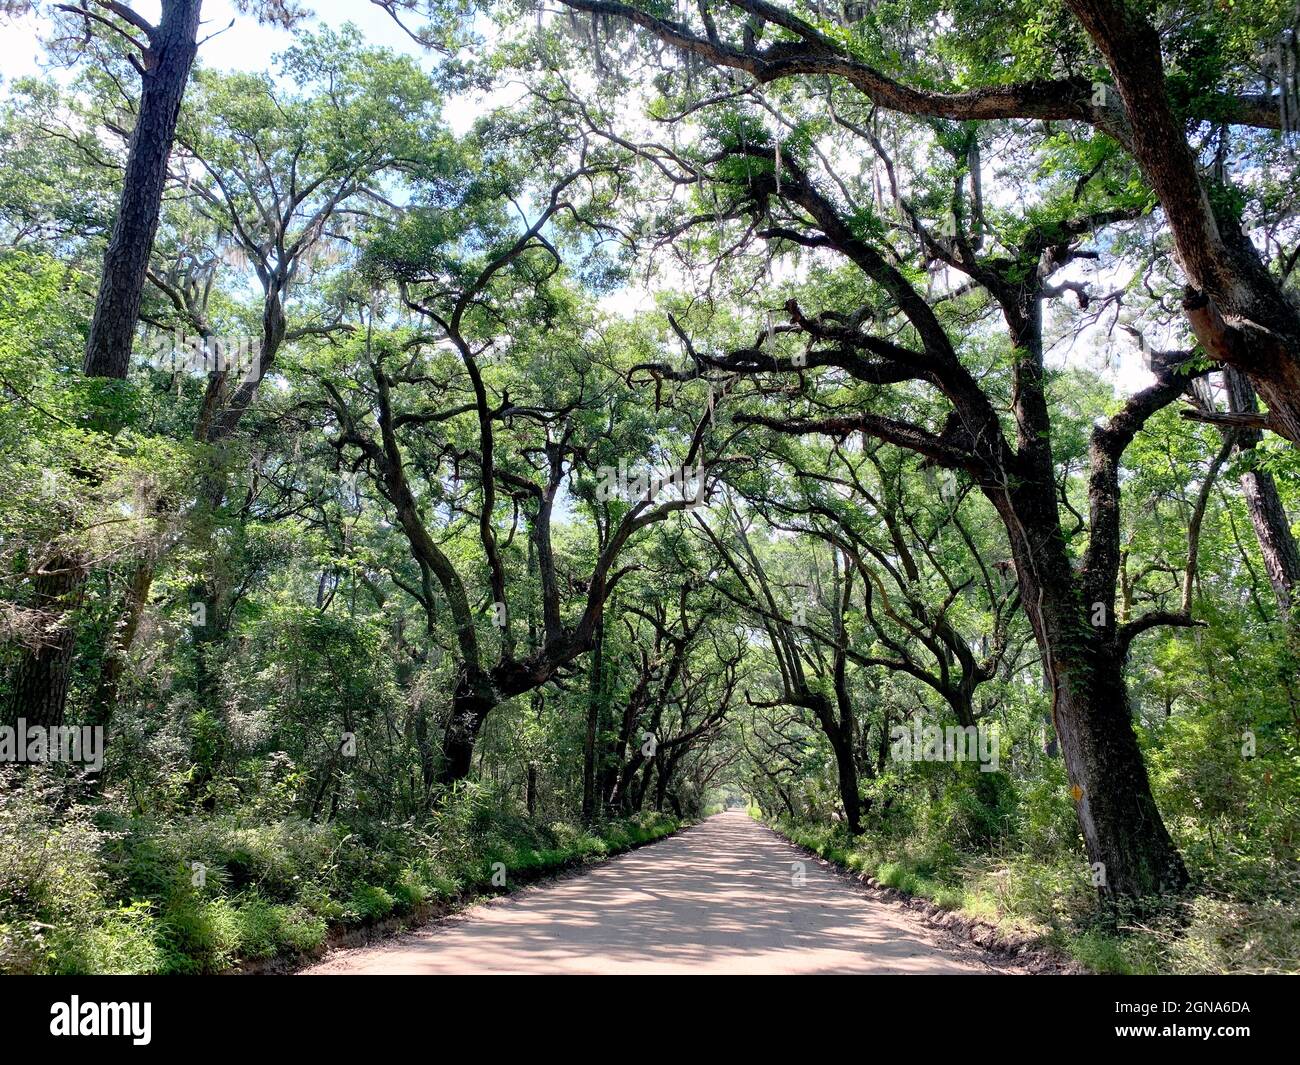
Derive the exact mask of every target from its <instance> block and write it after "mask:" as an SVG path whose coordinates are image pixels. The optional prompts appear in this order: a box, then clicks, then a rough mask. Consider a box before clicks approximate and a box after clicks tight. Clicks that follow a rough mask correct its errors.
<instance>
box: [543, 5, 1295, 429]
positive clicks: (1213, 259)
mask: <svg viewBox="0 0 1300 1065" xmlns="http://www.w3.org/2000/svg"><path fill="white" fill-rule="evenodd" d="M563 3H564V4H565V6H566V7H569V8H571V9H573V10H574V11H578V12H582V13H584V14H585V15H588V16H591V17H592V18H594V19H597V20H606V25H607V26H608V25H609V23H610V22H612V23H613V24H615V25H618V24H632V25H635V26H637V27H639V28H640V29H642V30H644V31H646V32H647V33H649V34H650V35H652V36H653V37H654V38H655V39H656V40H657V41H658V42H661V43H662V44H664V45H667V46H669V47H670V48H672V49H676V50H678V51H680V52H681V53H683V54H684V55H685V56H686V57H688V58H689V59H696V58H697V59H699V60H702V61H703V62H705V63H707V64H710V65H712V66H715V67H717V68H721V69H727V70H736V71H740V72H743V73H744V74H745V75H747V76H748V77H750V78H752V79H753V81H754V83H756V84H758V85H770V84H774V83H779V82H783V81H787V80H789V79H805V80H808V81H813V80H814V79H817V80H820V79H827V78H829V79H832V80H834V81H838V82H842V83H844V84H847V85H848V86H850V87H851V88H852V89H853V90H854V91H856V92H857V93H860V94H861V95H862V96H863V97H864V98H865V99H867V100H868V101H870V103H871V104H873V105H875V106H877V107H879V108H882V109H886V110H890V111H894V112H897V113H900V114H906V115H914V116H918V117H924V118H930V119H944V120H954V121H970V122H990V121H1004V120H1031V121H1042V122H1045V123H1050V122H1075V123H1081V124H1084V125H1086V126H1089V127H1092V128H1093V129H1095V130H1096V131H1097V133H1098V135H1099V136H1101V137H1105V138H1109V140H1110V141H1112V142H1113V143H1116V144H1118V145H1119V146H1121V147H1122V148H1123V149H1124V150H1125V151H1126V152H1127V153H1129V154H1130V155H1131V156H1132V158H1133V159H1134V160H1136V162H1137V164H1138V165H1139V166H1140V168H1141V171H1142V174H1143V177H1144V178H1145V180H1146V181H1147V182H1148V184H1149V185H1150V187H1151V189H1152V191H1153V193H1154V194H1155V196H1156V197H1157V198H1158V201H1159V203H1160V206H1161V208H1162V210H1163V212H1164V217H1165V219H1166V221H1167V223H1168V225H1169V227H1170V230H1171V231H1172V233H1173V237H1174V242H1175V246H1176V249H1177V255H1178V261H1179V265H1180V266H1181V268H1182V271H1183V273H1184V275H1185V277H1186V281H1187V293H1186V296H1185V299H1184V309H1185V313H1186V317H1187V321H1188V323H1189V324H1190V326H1191V328H1192V330H1193V331H1194V333H1195V335H1196V338H1197V341H1198V342H1199V344H1200V345H1201V347H1202V349H1203V350H1204V351H1205V352H1206V353H1207V354H1208V355H1209V356H1210V357H1211V358H1213V359H1215V360H1217V361H1219V362H1221V363H1224V364H1226V365H1228V366H1231V367H1233V368H1234V369H1236V370H1238V371H1240V372H1241V373H1243V374H1244V375H1246V376H1247V377H1248V378H1249V379H1250V381H1251V382H1252V383H1253V385H1254V387H1255V389H1256V391H1257V392H1258V393H1259V395H1260V397H1261V398H1262V399H1263V400H1264V402H1265V404H1266V405H1267V407H1268V410H1267V413H1266V414H1259V413H1249V414H1247V413H1245V412H1243V413H1242V414H1241V415H1240V420H1241V422H1242V423H1243V424H1250V425H1253V426H1255V427H1266V428H1269V429H1272V430H1273V431H1274V432H1277V433H1279V434H1280V435H1282V436H1284V437H1286V438H1287V439H1288V440H1290V441H1291V442H1292V443H1300V400H1298V399H1297V398H1296V397H1297V396H1300V308H1297V305H1296V303H1295V300H1294V298H1293V296H1291V295H1289V294H1288V293H1287V291H1286V277H1287V275H1288V274H1289V273H1290V270H1291V268H1292V267H1294V265H1295V258H1294V256H1293V254H1292V250H1291V249H1289V248H1288V249H1286V250H1285V251H1284V254H1283V258H1282V260H1281V264H1280V266H1279V268H1278V269H1277V270H1270V269H1269V264H1266V263H1265V262H1264V261H1263V260H1262V259H1261V257H1260V255H1259V252H1258V250H1257V249H1256V248H1255V246H1254V245H1253V244H1252V243H1251V241H1250V239H1249V237H1248V236H1247V235H1246V233H1244V232H1243V229H1242V225H1241V219H1240V217H1239V215H1238V214H1237V213H1235V210H1234V208H1233V206H1232V205H1231V204H1232V200H1233V197H1234V196H1236V195H1240V194H1239V193H1238V192H1237V191H1236V185H1238V184H1243V183H1245V182H1246V181H1248V180H1249V178H1248V177H1245V176H1243V177H1236V176H1232V175H1228V174H1226V173H1225V172H1224V171H1223V168H1222V167H1220V168H1219V169H1218V172H1217V174H1216V175H1210V174H1207V173H1205V172H1204V169H1205V168H1204V167H1202V165H1201V160H1200V158H1198V156H1199V152H1198V146H1197V144H1196V140H1195V136H1194V135H1195V133H1196V131H1198V130H1200V129H1202V128H1204V127H1205V126H1210V127H1214V128H1217V129H1218V130H1219V131H1220V136H1221V137H1225V138H1226V137H1227V136H1228V135H1229V134H1228V132H1227V131H1228V130H1230V129H1232V128H1234V127H1244V128H1246V129H1252V128H1258V129H1273V130H1277V129H1281V128H1282V127H1283V126H1284V125H1288V126H1289V124H1290V123H1291V121H1292V120H1291V119H1289V118H1288V114H1289V113H1294V110H1295V102H1294V100H1293V99H1292V98H1291V97H1290V95H1289V93H1290V91H1291V90H1290V89H1288V88H1287V87H1286V86H1285V84H1284V85H1283V88H1282V90H1281V91H1280V92H1279V93H1271V92H1270V91H1268V90H1267V89H1266V88H1265V79H1264V78H1263V77H1262V76H1261V74H1260V72H1259V71H1258V67H1257V66H1256V63H1255V55H1254V54H1253V53H1252V50H1251V44H1252V43H1254V42H1259V41H1262V42H1264V43H1266V44H1271V43H1272V39H1273V38H1274V37H1276V38H1277V39H1278V40H1281V39H1282V37H1281V35H1282V34H1283V33H1284V32H1285V31H1286V29H1287V23H1286V22H1285V21H1284V18H1285V16H1286V15H1288V14H1289V12H1286V11H1285V9H1284V7H1283V6H1282V5H1276V6H1275V7H1274V8H1272V10H1268V11H1252V12H1249V13H1244V14H1243V13H1239V12H1237V10H1236V9H1235V8H1226V9H1223V8H1213V9H1208V10H1207V9H1204V8H1200V7H1196V8H1194V9H1189V8H1188V7H1187V6H1186V5H1182V4H1169V5H1152V6H1151V10H1150V14H1148V11H1147V10H1143V9H1142V7H1140V6H1139V5H1136V4H1132V3H1127V2H1125V0H1063V3H1062V7H1061V9H1058V10H1057V11H1056V13H1057V14H1058V16H1059V15H1060V14H1061V13H1062V11H1068V12H1069V13H1070V15H1072V16H1073V18H1074V20H1075V21H1076V22H1077V26H1072V25H1067V26H1062V25H1061V24H1060V19H1059V17H1058V19H1057V20H1056V25H1054V26H1053V27H1052V30H1051V31H1050V33H1049V35H1048V37H1047V39H1046V40H1042V39H1041V38H1040V37H1038V36H1035V35H1031V34H1028V33H1026V32H1025V31H1024V30H1023V28H1022V26H1021V24H1019V22H1018V21H1017V20H1019V19H1020V18H1021V14H1022V13H1021V12H1020V10H1019V9H1018V8H1007V7H1006V6H1005V5H982V4H977V5H974V6H970V5H960V6H958V7H956V8H955V9H954V10H953V11H952V12H951V14H950V17H949V20H948V25H947V26H946V27H944V26H943V25H942V23H941V21H940V20H936V19H935V17H934V16H933V15H928V16H927V22H926V26H927V29H926V32H925V34H924V36H920V35H918V34H917V33H916V32H914V31H913V29H912V28H911V26H910V24H909V23H908V22H907V20H906V19H901V18H900V19H899V20H898V21H897V22H895V21H891V20H890V19H889V18H888V17H885V18H880V17H872V18H864V17H863V15H864V14H865V12H864V11H863V10H861V9H859V8H858V7H857V6H855V5H844V6H843V7H840V6H838V5H831V6H830V9H829V10H827V6H826V5H821V4H819V3H814V4H811V5H808V4H779V3H774V2H770V0H723V2H710V0H706V2H705V3H703V4H701V5H698V6H694V5H688V6H685V7H683V8H682V9H680V10H675V11H670V10H665V9H664V8H662V7H659V6H657V5H648V4H647V5H642V4H635V3H622V2H620V0H563ZM1153 18H1155V19H1158V20H1159V21H1161V22H1163V23H1165V24H1169V23H1171V22H1172V23H1179V22H1181V23H1182V25H1181V27H1180V28H1179V29H1178V30H1177V31H1174V32H1166V33H1165V34H1163V35H1162V34H1159V33H1157V32H1156V29H1155V28H1154V27H1153ZM972 23H974V27H975V32H974V33H972V25H971V24H972ZM1080 29H1082V31H1083V34H1080V33H1079V30H1080ZM1084 34H1086V36H1084ZM1216 38H1217V39H1216ZM899 45H901V47H899ZM1008 49H1009V50H1010V52H1011V55H1010V63H1009V65H1010V67H1011V69H1012V72H1013V73H1012V75H1011V78H1010V79H1008V77H1007V75H1006V73H1005V69H1006V66H1007V65H1008V64H1007V62H1006V60H1005V59H1004V53H1005V51H1006V50H1008ZM1099 59H1100V60H1101V61H1102V62H1104V65H1105V70H1106V71H1107V73H1108V76H1107V77H1106V78H1104V79H1103V78H1101V77H1100V76H1099V74H1100V71H1099V67H1100V64H1099V63H1098V60H1099ZM972 86H973V87H972ZM1288 108H1290V112H1289V111H1288ZM1283 132H1284V133H1286V132H1290V129H1285V130H1284V131H1283ZM1279 275H1280V276H1279Z"/></svg>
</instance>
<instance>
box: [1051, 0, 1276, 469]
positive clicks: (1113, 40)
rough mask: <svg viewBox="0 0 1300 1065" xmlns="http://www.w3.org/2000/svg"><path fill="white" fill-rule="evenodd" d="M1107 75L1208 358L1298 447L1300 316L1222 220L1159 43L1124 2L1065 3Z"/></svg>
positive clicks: (1230, 222)
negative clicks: (1249, 388)
mask: <svg viewBox="0 0 1300 1065" xmlns="http://www.w3.org/2000/svg"><path fill="white" fill-rule="evenodd" d="M1067 3H1068V5H1069V7H1070V10H1071V11H1073V12H1074V14H1075V16H1076V17H1077V18H1078V19H1079V21H1080V23H1082V25H1083V27H1084V29H1086V30H1087V31H1088V34H1089V36H1091V37H1092V39H1093V41H1094V42H1095V43H1096V45H1097V47H1098V48H1099V49H1100V51H1101V53H1102V55H1103V56H1104V57H1105V59H1106V65H1107V66H1108V67H1109V68H1110V71H1111V74H1112V76H1113V77H1114V79H1115V85H1116V88H1118V90H1119V94H1120V97H1121V98H1122V99H1123V102H1124V109H1125V112H1126V113H1127V115H1128V118H1129V130H1128V133H1129V138H1130V140H1131V148H1132V151H1133V154H1134V156H1135V157H1136V158H1137V160H1138V163H1139V165H1140V166H1141V167H1142V172H1143V174H1144V175H1145V176H1146V179H1147V181H1149V182H1150V184H1151V187H1152V188H1153V189H1154V190H1155V192H1156V195H1157V196H1158V197H1159V198H1160V206H1161V207H1162V208H1163V210H1164V213H1165V217H1166V219H1167V220H1168V222H1169V228H1170V230H1171V231H1172V233H1173V237H1174V245H1175V248H1176V250H1177V254H1178V261H1179V265H1180V266H1181V267H1182V269H1183V272H1184V273H1185V274H1186V276H1187V280H1188V283H1189V288H1190V291H1189V293H1188V298H1187V300H1186V302H1185V309H1186V312H1187V318H1188V321H1189V322H1190V323H1191V326H1192V328H1193V330H1194V331H1195V333H1196V336H1197V339H1198V340H1199V341H1200V342H1201V346H1202V347H1203V348H1204V349H1205V351H1206V352H1208V353H1209V355H1210V356H1211V357H1212V358H1214V359H1217V360H1219V361H1220V362H1223V363H1226V364H1227V365H1229V366H1232V367H1235V368H1236V369H1238V370H1240V371H1241V372H1242V373H1244V374H1245V375H1246V376H1247V377H1249V378H1250V380H1251V382H1252V383H1253V384H1254V386H1255V390H1256V391H1257V392H1258V393H1259V395H1260V397H1261V398H1262V399H1263V400H1264V402H1265V403H1267V404H1268V408H1269V411H1268V424H1269V428H1271V429H1273V431H1274V432H1277V433H1279V434H1280V435H1282V436H1284V437H1286V438H1287V439H1288V440H1290V441H1292V442H1293V443H1300V310H1297V308H1296V307H1295V305H1294V304H1292V303H1291V301H1290V300H1289V299H1288V298H1287V296H1286V294H1285V293H1284V292H1283V291H1282V288H1281V286H1280V285H1279V284H1278V282H1277V281H1276V279H1275V278H1273V277H1272V276H1271V275H1270V274H1269V272H1268V270H1267V269H1266V268H1265V266H1264V264H1263V263H1262V262H1261V261H1260V257H1259V253H1258V252H1257V251H1256V250H1255V247H1254V246H1253V245H1252V244H1251V242H1250V241H1249V240H1248V239H1247V238H1246V237H1245V236H1244V235H1243V234H1242V232H1241V228H1240V226H1239V225H1238V223H1237V222H1236V221H1235V220H1234V219H1230V218H1224V217H1216V215H1215V212H1214V210H1213V208H1212V206H1211V203H1210V198H1209V196H1208V195H1207V193H1206V190H1205V187H1204V185H1203V183H1202V181H1201V178H1200V175H1199V174H1198V173H1197V169H1196V161H1195V159H1194V158H1193V156H1192V152H1191V149H1190V148H1189V147H1188V144H1187V135H1186V132H1185V123H1184V122H1183V120H1182V119H1181V118H1180V117H1179V116H1178V115H1176V114H1175V113H1174V110H1173V107H1172V106H1171V104H1170V99H1169V90H1168V86H1167V84H1166V82H1165V75H1164V62H1163V59H1162V56H1161V51H1160V37H1159V35H1158V34H1157V32H1156V31H1155V29H1153V28H1152V26H1151V24H1150V23H1149V22H1147V20H1146V17H1145V16H1144V15H1143V14H1142V13H1141V12H1140V11H1139V10H1137V9H1136V8H1135V7H1132V6H1130V5H1129V4H1127V3H1126V2H1125V0H1067Z"/></svg>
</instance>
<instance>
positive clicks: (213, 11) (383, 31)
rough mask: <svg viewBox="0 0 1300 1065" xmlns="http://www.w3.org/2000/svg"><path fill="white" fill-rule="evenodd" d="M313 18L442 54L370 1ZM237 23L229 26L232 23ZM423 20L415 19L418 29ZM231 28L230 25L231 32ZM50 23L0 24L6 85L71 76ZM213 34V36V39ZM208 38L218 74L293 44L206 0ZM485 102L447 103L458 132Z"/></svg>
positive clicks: (249, 66) (143, 7) (339, 0)
mask: <svg viewBox="0 0 1300 1065" xmlns="http://www.w3.org/2000/svg"><path fill="white" fill-rule="evenodd" d="M131 6H132V7H133V8H134V9H135V10H136V11H138V12H140V14H141V15H143V16H144V17H145V18H146V19H148V20H150V21H151V22H154V21H156V20H157V18H158V14H159V7H160V3H159V0H134V2H133V3H132V4H131ZM304 6H305V7H307V8H308V9H309V10H310V11H312V12H313V14H314V16H315V17H314V19H312V20H311V22H310V23H309V25H311V26H329V27H330V28H332V29H337V28H338V27H340V26H342V25H343V24H344V23H345V22H354V23H356V25H357V26H359V27H360V28H361V30H362V32H363V34H364V35H365V38H366V40H367V41H368V42H370V43H371V44H373V45H377V46H379V47H384V48H391V49H392V50H393V51H395V52H402V53H404V54H406V55H410V56H414V57H415V58H417V59H418V60H419V61H420V63H421V64H422V65H423V66H425V67H426V68H432V67H433V65H434V63H435V62H436V61H437V56H436V55H433V54H430V53H427V52H426V51H425V50H424V49H422V48H421V47H420V46H419V45H417V44H416V43H415V42H414V41H412V40H411V38H410V37H408V36H407V35H406V34H405V33H404V32H403V31H402V29H401V28H400V27H399V26H398V25H397V23H395V22H394V21H393V20H392V19H391V18H389V16H388V15H387V14H385V13H384V12H383V11H381V10H380V9H379V8H377V7H375V6H374V5H373V4H371V3H370V2H369V0H307V2H306V4H305V5H304ZM232 19H233V20H234V22H235V24H234V26H233V27H230V23H231V20H232ZM418 24H419V23H418V20H412V22H411V25H412V27H413V28H414V27H415V26H418ZM227 27H230V28H229V29H228V28H227ZM50 29H51V23H50V21H49V20H48V19H46V18H44V17H43V16H41V15H38V14H31V15H27V16H26V17H24V18H22V19H18V20H14V21H12V22H10V23H7V24H3V25H2V26H0V32H2V33H3V39H4V46H3V51H0V73H3V75H4V79H5V81H6V82H7V81H10V80H12V79H14V78H20V77H28V76H32V75H41V74H49V75H50V76H51V77H54V78H55V79H56V80H65V79H67V78H68V77H70V76H71V72H70V71H68V70H66V69H62V70H60V69H50V68H49V67H48V66H44V65H43V49H42V47H41V41H42V40H43V39H45V38H47V37H48V36H49V33H50ZM209 35H212V36H209ZM204 37H209V39H208V40H207V41H205V42H204V44H203V46H202V47H201V48H200V49H199V60H200V62H202V63H203V65H204V66H207V67H211V68H213V69H216V70H240V71H249V72H258V71H268V70H270V69H271V68H272V66H273V59H274V56H275V54H276V53H277V52H280V51H283V50H284V49H285V48H286V47H288V45H289V44H290V43H291V41H292V34H291V33H290V32H289V31H288V30H284V29H281V28H280V27H278V26H264V25H260V24H259V23H258V21H257V20H256V19H255V18H253V17H252V16H249V15H241V14H240V13H239V12H238V11H237V10H236V9H235V5H234V4H233V3H232V2H231V0H204V4H203V26H202V29H201V31H200V40H202V39H203V38H204ZM484 106H486V105H485V102H484V101H482V100H480V99H476V98H473V97H464V98H459V99H454V100H451V101H449V102H448V105H447V107H446V109H445V112H444V116H445V118H446V119H447V122H448V124H449V125H450V126H451V128H452V129H453V130H454V131H455V132H456V133H458V134H460V133H464V132H465V131H466V130H467V129H468V128H469V127H470V125H471V124H472V123H473V121H474V119H475V117H476V116H477V115H478V114H480V113H481V112H482V110H483V107H484Z"/></svg>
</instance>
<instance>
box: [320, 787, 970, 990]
mask: <svg viewBox="0 0 1300 1065" xmlns="http://www.w3.org/2000/svg"><path fill="white" fill-rule="evenodd" d="M794 862H802V863H803V865H804V875H805V877H806V880H805V882H804V883H802V884H799V885H797V886H796V885H795V884H794V883H793V879H794V878H793V875H792V874H793V872H794V869H793V866H792V863H794ZM990 971H995V970H994V969H992V967H991V966H990V964H988V963H987V962H985V961H984V960H983V959H982V957H980V956H979V955H978V954H977V953H975V952H970V951H961V952H958V951H956V950H955V949H954V948H951V947H945V946H942V945H940V941H939V936H938V934H937V933H935V932H932V931H931V930H929V929H927V928H925V927H924V926H922V925H920V924H918V923H917V922H916V921H915V920H914V919H913V918H911V917H910V916H909V915H907V914H905V913H904V912H903V911H901V910H898V909H896V908H895V907H892V906H889V905H887V904H883V903H879V902H875V901H873V900H872V899H870V898H869V897H868V896H867V895H866V894H865V893H863V892H861V891H859V890H857V889H856V888H855V887H854V886H853V885H852V884H850V883H848V882H846V881H845V880H844V878H842V877H840V876H837V875H836V874H835V873H833V872H831V871H829V870H828V869H827V868H825V867H824V866H822V865H821V864H820V863H818V861H817V860H816V859H815V858H811V857H809V856H807V855H805V854H803V853H802V852H800V851H797V850H796V849H795V848H793V847H792V846H790V845H789V844H788V843H786V842H785V841H784V840H781V839H779V838H778V837H777V836H775V835H774V834H773V833H772V832H770V831H769V830H767V829H765V828H763V827H762V826H761V825H758V824H756V823H754V822H753V821H752V820H750V818H748V817H747V816H745V815H744V814H742V813H736V812H730V813H725V814H719V815H717V816H716V817H712V818H709V819H708V820H707V821H705V822H703V823H702V824H700V825H697V826H695V827H694V828H691V829H689V830H687V831H686V832H683V833H681V834H679V835H677V836H675V837H673V838H672V839H669V840H666V841H664V842H662V843H658V844H655V845H653V846H649V847H644V848H642V849H640V850H637V851H634V852H632V853H630V854H625V855H622V856H621V857H618V858H615V859H613V860H611V861H609V862H607V863H604V864H602V865H599V866H597V867H595V868H593V869H591V870H589V871H587V872H584V873H583V874H581V875H579V876H574V877H570V878H568V879H564V880H561V881H558V882H554V883H550V884H546V885H542V886H539V887H536V888H532V889H528V890H525V891H523V892H520V893H519V894H518V895H515V896H511V897H505V898H501V899H497V900H493V901H492V902H490V903H486V904H484V905H480V906H475V907H473V908H472V909H470V910H468V911H466V913H465V914H463V915H462V916H460V917H457V918H453V919H452V920H449V921H446V922H442V923H440V924H438V925H435V926H433V927H432V928H431V929H429V930H427V931H424V932H419V933H414V934H410V935H405V936H401V937H399V938H397V939H395V940H392V941H390V942H388V943H385V944H381V945H378V946H374V947H369V948H364V949H360V950H351V951H341V952H339V953H337V954H335V955H332V956H331V957H330V958H329V959H328V960H327V961H325V962H323V963H321V964H319V965H316V966H314V967H312V968H311V969H308V970H307V972H309V973H476V972H479V973H842V972H860V973H941V972H942V973H981V972H983V973H987V972H990Z"/></svg>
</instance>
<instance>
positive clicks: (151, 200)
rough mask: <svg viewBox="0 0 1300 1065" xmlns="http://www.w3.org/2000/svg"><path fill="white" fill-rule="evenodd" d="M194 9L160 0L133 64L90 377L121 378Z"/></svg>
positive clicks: (192, 44) (196, 4)
mask: <svg viewBox="0 0 1300 1065" xmlns="http://www.w3.org/2000/svg"><path fill="white" fill-rule="evenodd" d="M201 7H202V0H163V5H162V17H161V18H160V20H159V22H158V24H157V25H156V26H153V27H151V29H150V31H149V34H148V37H149V46H148V48H147V49H146V50H145V53H144V58H143V61H142V63H141V67H142V74H141V91H140V111H139V115H138V117H137V118H136V123H135V129H134V130H133V131H132V133H131V141H130V145H129V147H128V149H127V159H126V172H125V174H124V175H123V180H122V196H121V199H120V200H119V202H118V209H117V217H116V218H115V219H114V221H113V232H112V235H111V236H110V238H109V242H108V249H107V250H106V251H105V253H104V269H103V273H102V275H101V277H100V283H99V294H98V296H97V297H96V300H95V316H94V318H93V320H92V321H91V326H90V336H89V337H88V339H87V341H86V356H85V361H84V363H83V370H84V372H85V373H86V374H87V376H90V377H115V378H119V379H120V378H124V377H126V374H127V368H128V366H129V365H130V361H131V342H132V339H133V337H134V335H135V325H136V321H137V319H138V318H139V315H140V297H141V293H142V292H143V291H144V283H145V275H146V272H147V270H148V267H149V255H150V253H151V252H152V250H153V241H154V236H155V234H156V233H157V231H158V215H159V211H160V210H161V207H162V194H163V187H164V185H165V184H166V181H167V160H168V158H169V157H170V156H171V150H172V140H173V138H174V137H175V135H176V122H177V119H178V118H179V116H180V108H181V100H182V98H183V97H184V95H185V86H186V84H187V83H188V82H189V77H190V68H191V67H192V66H193V65H194V56H195V54H196V53H197V51H198V41H197V35H198V27H199V9H200V8H201Z"/></svg>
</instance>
